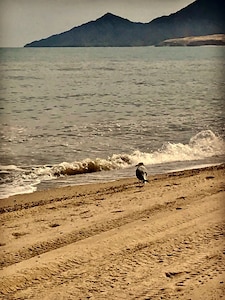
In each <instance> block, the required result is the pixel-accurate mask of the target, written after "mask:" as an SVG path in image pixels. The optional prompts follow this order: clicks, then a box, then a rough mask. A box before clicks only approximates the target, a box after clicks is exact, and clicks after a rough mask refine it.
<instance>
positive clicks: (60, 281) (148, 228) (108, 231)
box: [0, 164, 225, 300]
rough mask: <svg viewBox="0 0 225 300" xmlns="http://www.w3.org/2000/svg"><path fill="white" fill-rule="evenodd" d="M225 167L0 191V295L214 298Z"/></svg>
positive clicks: (220, 283) (220, 288) (220, 265)
mask: <svg viewBox="0 0 225 300" xmlns="http://www.w3.org/2000/svg"><path fill="white" fill-rule="evenodd" d="M224 171H225V165H224V164H221V165H216V166H210V167H205V168H200V169H190V170H184V171H178V172H170V173H165V174H158V175H153V176H149V182H150V183H149V184H145V185H144V186H142V184H140V183H139V182H138V181H137V179H136V178H127V179H120V180H118V181H114V182H107V183H97V184H87V185H81V186H77V185H75V186H68V187H60V188H56V189H49V190H44V191H37V192H34V193H32V194H23V195H16V196H11V197H9V198H6V199H1V200H0V213H1V214H0V220H1V232H2V233H1V244H0V251H1V271H0V274H1V278H0V282H1V287H2V288H1V293H0V295H1V299H10V300H11V299H40V298H43V299H46V300H47V299H48V300H49V299H75V298H76V299H107V298H108V299H109V298H111V299H112V298H114V299H175V298H179V299H185V300H187V299H205V300H209V299H213V296H215V295H217V296H218V297H217V298H218V299H223V297H224V296H223V295H224V292H225V288H224V286H225V285H224V283H225V280H224V276H225V267H224V266H225V264H224V262H225V252H224V248H223V246H224V241H223V232H224V231H223V230H224V221H225V218H224V212H225V205H224V199H225V197H224V195H225V186H224V175H225V172H224Z"/></svg>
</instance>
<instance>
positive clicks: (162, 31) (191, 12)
mask: <svg viewBox="0 0 225 300" xmlns="http://www.w3.org/2000/svg"><path fill="white" fill-rule="evenodd" d="M224 16H225V1H224V0H196V1H195V2H193V3H191V4H190V5H188V6H187V7H185V8H183V9H181V10H179V11H178V12H176V13H173V14H171V15H169V16H162V17H159V18H156V19H154V20H153V21H151V22H149V23H136V22H131V21H129V20H127V19H124V18H121V17H119V16H115V15H113V14H111V13H107V14H105V15H104V16H102V17H101V18H99V19H97V20H95V21H90V22H88V23H85V24H83V25H80V26H77V27H74V28H72V29H71V30H69V31H66V32H63V33H60V34H56V35H52V36H50V37H48V38H46V39H42V40H39V41H34V42H31V43H29V44H26V45H25V47H124V46H150V45H156V44H158V43H160V42H161V41H163V40H166V39H172V38H181V37H187V36H202V35H210V34H221V33H225V17H224Z"/></svg>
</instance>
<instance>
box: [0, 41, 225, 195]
mask: <svg viewBox="0 0 225 300" xmlns="http://www.w3.org/2000/svg"><path fill="white" fill-rule="evenodd" d="M224 70H225V47H223V46H201V47H129V48H126V47H125V48H115V47H113V48H111V47H104V48H101V47H99V48H91V47H90V48H1V49H0V75H1V79H0V198H7V197H9V196H11V195H15V194H24V193H31V192H33V191H36V190H45V189H50V188H55V187H60V186H70V185H84V184H88V183H99V182H107V181H114V180H117V179H121V178H133V177H135V169H136V168H135V165H136V164H137V163H139V162H143V163H144V164H145V165H146V167H147V169H148V174H149V175H154V174H162V173H168V172H172V171H176V170H185V169H194V168H199V167H204V166H210V165H217V164H221V163H224V162H225V130H224V129H225V126H224V124H225V122H224V121H225V101H224V100H225V99H224V98H225V84H224ZM150 184H151V183H150Z"/></svg>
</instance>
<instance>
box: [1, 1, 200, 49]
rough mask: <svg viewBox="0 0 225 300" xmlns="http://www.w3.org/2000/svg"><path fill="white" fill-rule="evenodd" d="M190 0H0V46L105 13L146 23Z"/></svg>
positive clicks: (19, 42) (15, 44) (45, 34)
mask: <svg viewBox="0 0 225 300" xmlns="http://www.w3.org/2000/svg"><path fill="white" fill-rule="evenodd" d="M192 2H194V0H0V47H23V46H24V45H25V44H26V43H29V42H32V41H34V40H39V39H42V38H45V37H48V36H50V35H53V34H56V33H61V32H64V31H66V30H69V29H71V28H73V27H75V26H78V25H81V24H84V23H87V22H89V21H92V20H96V19H98V18H100V17H101V16H102V15H104V14H105V13H107V12H111V13H113V14H115V15H118V16H120V17H123V18H126V19H129V20H130V21H134V22H143V23H147V22H149V21H151V20H152V19H154V18H157V17H161V16H162V15H169V14H171V13H174V12H176V11H177V10H180V9H181V8H183V7H185V6H187V5H188V4H190V3H192Z"/></svg>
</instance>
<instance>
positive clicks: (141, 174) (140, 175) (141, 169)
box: [136, 162, 148, 183]
mask: <svg viewBox="0 0 225 300" xmlns="http://www.w3.org/2000/svg"><path fill="white" fill-rule="evenodd" d="M136 167H137V169H136V176H137V179H139V180H140V181H142V183H145V182H148V178H147V176H148V174H147V169H146V168H145V166H144V164H143V162H140V163H139V164H137V165H136Z"/></svg>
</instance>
